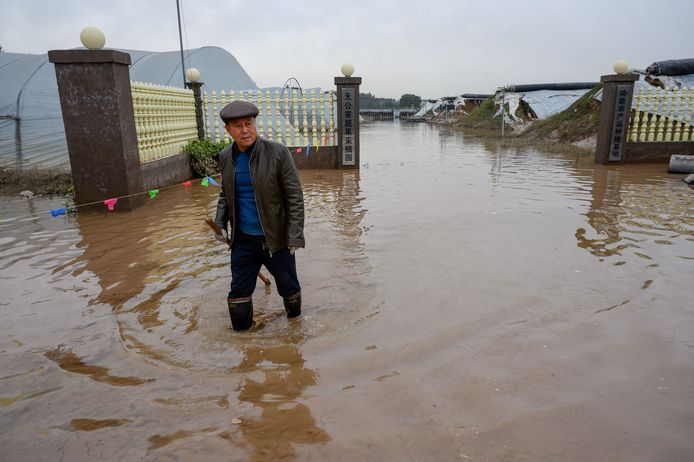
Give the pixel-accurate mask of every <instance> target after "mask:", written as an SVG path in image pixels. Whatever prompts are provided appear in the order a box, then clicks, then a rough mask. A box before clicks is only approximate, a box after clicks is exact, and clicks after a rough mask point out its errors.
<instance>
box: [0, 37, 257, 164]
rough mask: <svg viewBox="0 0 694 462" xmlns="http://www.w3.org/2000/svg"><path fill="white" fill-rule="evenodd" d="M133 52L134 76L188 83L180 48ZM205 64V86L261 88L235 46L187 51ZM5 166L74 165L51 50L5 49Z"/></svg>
mask: <svg viewBox="0 0 694 462" xmlns="http://www.w3.org/2000/svg"><path fill="white" fill-rule="evenodd" d="M121 51H124V52H126V53H129V54H130V56H131V60H132V65H131V66H130V77H131V80H135V81H141V82H149V83H155V84H160V85H170V86H178V87H182V86H183V73H182V71H181V62H180V52H179V51H169V52H150V51H138V50H121ZM186 54H187V56H186V67H196V68H197V69H198V70H200V73H201V81H202V82H204V84H205V85H204V86H203V90H206V91H208V92H210V91H212V90H216V91H219V90H256V89H257V86H256V84H255V82H254V81H253V80H252V79H251V77H250V76H249V75H248V74H247V73H246V71H245V70H244V69H243V67H241V65H240V64H239V62H238V61H237V60H236V58H234V56H232V55H231V54H230V53H229V52H227V51H226V50H224V49H222V48H218V47H202V48H196V49H194V50H189V51H188V52H186ZM0 167H3V168H7V167H10V168H42V169H63V170H68V169H69V168H70V165H69V159H68V154H67V144H66V141H65V130H64V127H63V120H62V113H61V110H60V99H59V96H58V86H57V82H56V77H55V68H54V66H53V64H52V63H49V62H48V56H47V55H29V54H19V53H0Z"/></svg>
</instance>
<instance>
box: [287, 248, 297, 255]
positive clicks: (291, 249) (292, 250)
mask: <svg viewBox="0 0 694 462" xmlns="http://www.w3.org/2000/svg"><path fill="white" fill-rule="evenodd" d="M298 248H299V247H289V254H290V255H294V252H296V250H297V249H298Z"/></svg>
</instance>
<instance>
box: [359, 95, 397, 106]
mask: <svg viewBox="0 0 694 462" xmlns="http://www.w3.org/2000/svg"><path fill="white" fill-rule="evenodd" d="M359 107H360V108H361V109H395V108H397V107H398V102H397V101H395V100H394V99H393V98H378V97H376V96H375V95H372V94H371V93H359Z"/></svg>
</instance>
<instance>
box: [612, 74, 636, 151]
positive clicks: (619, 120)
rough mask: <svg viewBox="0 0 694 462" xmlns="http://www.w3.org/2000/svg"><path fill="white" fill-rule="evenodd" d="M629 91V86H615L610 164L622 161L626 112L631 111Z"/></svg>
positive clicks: (625, 137) (626, 130)
mask: <svg viewBox="0 0 694 462" xmlns="http://www.w3.org/2000/svg"><path fill="white" fill-rule="evenodd" d="M630 89H631V86H629V85H617V101H616V104H615V105H614V119H613V122H612V137H611V138H610V155H609V156H608V160H609V161H610V162H616V161H620V160H622V151H623V150H624V143H625V142H626V140H627V133H628V126H627V125H628V124H627V111H629V110H630V109H631V92H630Z"/></svg>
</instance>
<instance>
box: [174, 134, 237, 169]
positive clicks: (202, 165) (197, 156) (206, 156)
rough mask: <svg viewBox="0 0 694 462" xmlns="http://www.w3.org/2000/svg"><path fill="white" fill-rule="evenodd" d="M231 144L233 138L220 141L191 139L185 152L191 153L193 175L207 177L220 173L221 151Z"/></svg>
mask: <svg viewBox="0 0 694 462" xmlns="http://www.w3.org/2000/svg"><path fill="white" fill-rule="evenodd" d="M229 144H231V140H228V141H222V142H219V143H215V142H213V141H210V140H192V141H189V142H188V144H186V147H185V152H187V153H189V154H190V168H191V170H192V171H193V175H195V176H197V177H205V176H210V175H214V174H216V173H219V153H220V152H221V150H222V149H224V148H226V147H227V146H229Z"/></svg>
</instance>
